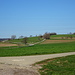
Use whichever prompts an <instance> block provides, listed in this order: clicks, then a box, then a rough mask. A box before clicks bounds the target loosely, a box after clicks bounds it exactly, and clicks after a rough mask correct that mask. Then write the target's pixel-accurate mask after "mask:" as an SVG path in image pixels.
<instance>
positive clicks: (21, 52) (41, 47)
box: [0, 42, 75, 57]
mask: <svg viewBox="0 0 75 75" xmlns="http://www.w3.org/2000/svg"><path fill="white" fill-rule="evenodd" d="M73 51H75V42H69V43H56V44H38V45H34V46H31V47H24V46H23V47H0V57H4V56H26V55H41V54H52V53H64V52H73Z"/></svg>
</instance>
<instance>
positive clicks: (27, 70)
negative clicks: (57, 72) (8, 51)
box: [0, 52, 75, 75]
mask: <svg viewBox="0 0 75 75" xmlns="http://www.w3.org/2000/svg"><path fill="white" fill-rule="evenodd" d="M68 55H75V52H68V53H59V54H48V55H33V56H19V57H0V75H39V74H38V72H37V70H36V69H35V68H33V66H32V64H34V63H36V62H39V61H42V60H45V59H51V58H56V57H62V56H68Z"/></svg>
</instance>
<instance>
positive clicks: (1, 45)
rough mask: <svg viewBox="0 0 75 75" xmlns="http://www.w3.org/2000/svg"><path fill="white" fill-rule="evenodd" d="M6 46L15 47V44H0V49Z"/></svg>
mask: <svg viewBox="0 0 75 75" xmlns="http://www.w3.org/2000/svg"><path fill="white" fill-rule="evenodd" d="M6 46H17V44H8V43H7V44H6V43H5V44H0V47H6Z"/></svg>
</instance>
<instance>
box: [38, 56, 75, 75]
mask: <svg viewBox="0 0 75 75" xmlns="http://www.w3.org/2000/svg"><path fill="white" fill-rule="evenodd" d="M38 64H39V65H41V66H42V68H41V69H40V70H39V72H40V74H41V75H75V55H71V56H66V57H60V58H54V59H50V60H49V59H48V60H45V61H42V62H39V63H38Z"/></svg>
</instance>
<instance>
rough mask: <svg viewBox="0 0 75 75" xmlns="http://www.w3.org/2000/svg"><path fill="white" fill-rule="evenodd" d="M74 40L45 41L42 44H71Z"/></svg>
mask: <svg viewBox="0 0 75 75" xmlns="http://www.w3.org/2000/svg"><path fill="white" fill-rule="evenodd" d="M73 41H75V40H45V41H44V42H43V43H42V44H48V43H64V42H73Z"/></svg>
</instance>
